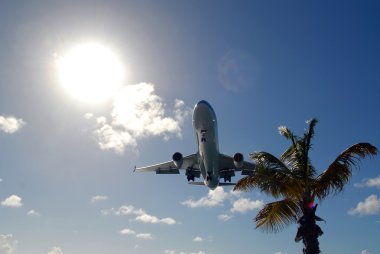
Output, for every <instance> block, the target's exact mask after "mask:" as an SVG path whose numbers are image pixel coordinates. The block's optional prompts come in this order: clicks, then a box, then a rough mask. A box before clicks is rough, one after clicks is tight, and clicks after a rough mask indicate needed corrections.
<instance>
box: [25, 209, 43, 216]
mask: <svg viewBox="0 0 380 254" xmlns="http://www.w3.org/2000/svg"><path fill="white" fill-rule="evenodd" d="M27 214H28V215H29V216H36V217H39V216H41V215H40V214H39V213H38V212H36V211H34V210H30V211H29V212H28V213H27Z"/></svg>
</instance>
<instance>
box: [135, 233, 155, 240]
mask: <svg viewBox="0 0 380 254" xmlns="http://www.w3.org/2000/svg"><path fill="white" fill-rule="evenodd" d="M136 238H140V239H144V240H151V239H153V235H152V234H150V233H143V234H136Z"/></svg>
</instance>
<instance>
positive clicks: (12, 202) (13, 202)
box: [1, 195, 23, 208]
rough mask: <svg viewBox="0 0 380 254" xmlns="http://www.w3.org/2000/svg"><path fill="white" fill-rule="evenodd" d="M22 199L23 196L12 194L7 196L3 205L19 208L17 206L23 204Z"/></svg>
mask: <svg viewBox="0 0 380 254" xmlns="http://www.w3.org/2000/svg"><path fill="white" fill-rule="evenodd" d="M21 200H22V198H20V197H19V196H17V195H11V196H9V197H8V198H6V199H5V200H4V201H2V202H1V205H2V206H6V207H13V208H17V207H21V206H23V204H22V203H21Z"/></svg>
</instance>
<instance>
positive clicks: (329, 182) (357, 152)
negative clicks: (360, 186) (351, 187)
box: [314, 143, 377, 200]
mask: <svg viewBox="0 0 380 254" xmlns="http://www.w3.org/2000/svg"><path fill="white" fill-rule="evenodd" d="M376 154H377V148H376V147H374V146H372V145H371V144H370V143H358V144H355V145H353V146H351V147H349V148H347V149H346V150H345V151H344V152H343V153H341V154H340V155H339V156H338V157H337V158H336V159H335V160H334V162H333V163H332V164H331V165H330V166H329V167H328V168H327V170H326V171H325V172H323V173H322V174H321V175H320V176H319V177H318V178H317V181H316V182H315V184H316V185H315V187H314V194H315V195H316V196H317V197H318V199H320V200H322V199H324V198H325V197H326V196H328V195H329V194H330V193H332V192H333V193H335V194H336V193H339V192H341V191H342V190H343V187H344V185H345V184H346V183H347V182H348V181H349V180H350V178H351V175H352V167H356V168H359V163H360V159H364V158H365V157H366V156H373V155H376Z"/></svg>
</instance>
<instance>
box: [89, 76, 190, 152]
mask: <svg viewBox="0 0 380 254" xmlns="http://www.w3.org/2000/svg"><path fill="white" fill-rule="evenodd" d="M172 108H173V110H171V112H169V115H170V116H169V115H168V113H167V111H166V104H165V103H164V100H163V99H162V98H161V97H159V96H158V95H157V94H155V89H154V85H153V84H151V83H139V84H136V85H128V86H125V87H124V88H122V89H121V90H120V91H119V92H118V93H117V95H115V97H114V98H113V109H112V112H111V115H110V119H111V120H108V119H107V118H106V117H104V116H101V117H97V118H96V121H97V128H96V130H95V131H94V134H95V136H96V139H97V141H98V144H99V147H100V148H101V149H103V150H114V151H116V152H117V153H123V152H124V150H125V147H126V146H130V147H135V146H137V142H138V140H140V139H142V138H146V137H151V136H162V137H164V139H169V138H170V137H171V136H173V135H174V136H178V137H181V135H182V133H181V125H182V123H183V121H184V119H185V118H186V117H187V116H188V115H189V113H190V111H189V109H185V106H184V102H183V101H181V100H176V101H175V102H174V105H173V106H172ZM85 118H86V119H92V118H93V115H92V114H91V113H89V114H86V115H85Z"/></svg>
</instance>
